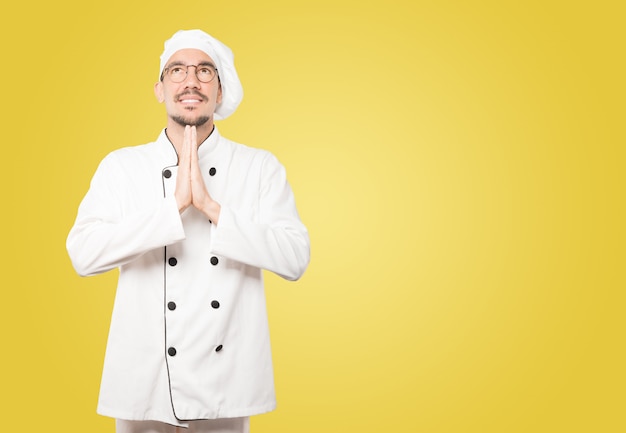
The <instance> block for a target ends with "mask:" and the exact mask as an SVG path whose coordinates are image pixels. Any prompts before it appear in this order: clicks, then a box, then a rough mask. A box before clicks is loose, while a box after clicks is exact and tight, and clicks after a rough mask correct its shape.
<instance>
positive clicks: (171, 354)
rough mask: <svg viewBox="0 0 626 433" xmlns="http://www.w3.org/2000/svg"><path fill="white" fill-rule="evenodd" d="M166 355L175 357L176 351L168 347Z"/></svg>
mask: <svg viewBox="0 0 626 433" xmlns="http://www.w3.org/2000/svg"><path fill="white" fill-rule="evenodd" d="M167 354H168V355H169V356H176V349H174V348H173V347H170V348H169V349H167Z"/></svg>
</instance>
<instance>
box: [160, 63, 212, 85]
mask: <svg viewBox="0 0 626 433" xmlns="http://www.w3.org/2000/svg"><path fill="white" fill-rule="evenodd" d="M192 66H193V67H194V68H196V69H195V70H194V74H195V75H196V78H197V79H198V81H200V82H201V83H205V84H206V83H210V82H211V81H213V80H215V77H218V76H219V71H218V70H217V68H216V67H215V66H214V65H212V64H210V63H200V64H198V65H185V64H183V63H180V64H178V63H175V64H173V65H169V66H167V67H166V68H163V72H162V73H161V81H163V79H164V78H165V77H166V76H167V77H169V79H170V80H171V81H172V83H182V82H184V81H185V80H186V79H187V77H188V76H189V68H190V67H192ZM200 67H208V68H210V69H213V70H214V71H215V75H214V76H213V77H212V78H211V79H210V80H209V81H203V80H201V79H200V77H198V69H199V68H200ZM172 68H184V69H185V77H184V78H183V79H182V80H180V81H174V80H173V79H172V77H171V75H169V74H168V72H169V71H170V70H171V69H172Z"/></svg>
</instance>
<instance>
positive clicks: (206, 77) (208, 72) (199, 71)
mask: <svg viewBox="0 0 626 433" xmlns="http://www.w3.org/2000/svg"><path fill="white" fill-rule="evenodd" d="M196 77H198V80H200V81H202V82H203V83H208V82H209V81H211V80H212V79H213V78H215V69H213V68H210V67H208V66H199V67H198V68H196Z"/></svg>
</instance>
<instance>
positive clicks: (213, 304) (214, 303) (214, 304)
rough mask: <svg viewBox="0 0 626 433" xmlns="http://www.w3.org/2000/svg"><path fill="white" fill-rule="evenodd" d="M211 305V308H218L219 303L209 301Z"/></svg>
mask: <svg viewBox="0 0 626 433" xmlns="http://www.w3.org/2000/svg"><path fill="white" fill-rule="evenodd" d="M211 307H213V308H220V303H219V302H217V301H211Z"/></svg>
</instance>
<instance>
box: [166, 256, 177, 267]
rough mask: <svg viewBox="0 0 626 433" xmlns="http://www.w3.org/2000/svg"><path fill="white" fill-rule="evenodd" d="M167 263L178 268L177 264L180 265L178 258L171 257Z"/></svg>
mask: <svg viewBox="0 0 626 433" xmlns="http://www.w3.org/2000/svg"><path fill="white" fill-rule="evenodd" d="M167 263H169V264H170V266H176V263H178V260H176V257H170V258H169V260H168V261H167Z"/></svg>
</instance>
